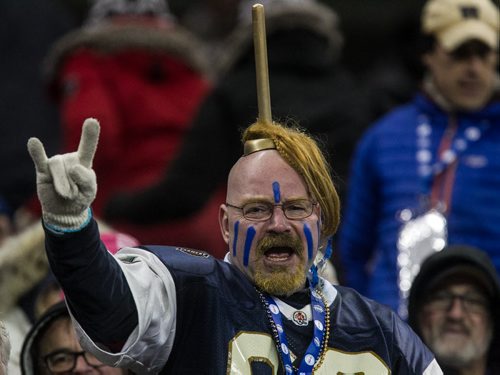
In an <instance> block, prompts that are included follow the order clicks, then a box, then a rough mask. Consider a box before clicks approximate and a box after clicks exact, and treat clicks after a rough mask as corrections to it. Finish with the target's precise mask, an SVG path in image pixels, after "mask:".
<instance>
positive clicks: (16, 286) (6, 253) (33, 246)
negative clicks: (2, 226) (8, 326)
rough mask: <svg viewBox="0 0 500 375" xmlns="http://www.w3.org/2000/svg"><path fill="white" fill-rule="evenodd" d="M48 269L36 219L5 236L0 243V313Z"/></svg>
mask: <svg viewBox="0 0 500 375" xmlns="http://www.w3.org/2000/svg"><path fill="white" fill-rule="evenodd" d="M48 270H49V265H48V260H47V256H46V255H45V233H44V231H43V228H42V224H41V223H40V221H37V222H35V223H34V224H32V225H30V226H29V227H28V228H26V229H24V230H23V231H22V232H21V233H19V234H17V235H13V236H10V237H9V238H7V239H6V240H5V242H4V243H3V244H2V246H0V301H2V303H1V305H0V309H1V310H0V313H2V314H3V313H6V312H7V311H9V310H10V309H11V308H12V307H13V306H14V305H16V303H17V301H18V299H19V298H20V297H21V296H22V295H24V294H25V293H27V292H28V291H30V290H31V289H32V288H33V287H34V286H35V285H36V284H38V283H39V282H40V281H42V280H43V278H44V277H45V276H46V275H47V272H48Z"/></svg>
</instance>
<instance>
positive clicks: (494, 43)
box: [422, 0, 500, 51]
mask: <svg viewBox="0 0 500 375" xmlns="http://www.w3.org/2000/svg"><path fill="white" fill-rule="evenodd" d="M422 31H423V32H424V33H426V34H433V35H435V36H436V38H437V39H438V41H439V42H440V43H441V45H442V46H443V47H444V49H446V50H447V51H453V50H454V49H455V48H457V47H458V46H460V45H461V44H462V43H464V42H466V41H468V40H471V39H477V40H480V41H482V42H483V43H485V44H486V45H488V46H489V47H491V48H492V49H497V48H498V35H499V33H500V14H499V10H498V8H497V7H496V6H495V5H494V4H493V2H491V1H490V0H430V1H428V2H427V4H426V5H425V7H424V9H423V12H422Z"/></svg>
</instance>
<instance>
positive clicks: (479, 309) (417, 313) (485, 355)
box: [409, 245, 500, 375]
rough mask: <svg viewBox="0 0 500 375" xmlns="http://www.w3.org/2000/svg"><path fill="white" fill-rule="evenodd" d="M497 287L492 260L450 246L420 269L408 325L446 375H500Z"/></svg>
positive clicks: (465, 248) (499, 296)
mask: <svg viewBox="0 0 500 375" xmlns="http://www.w3.org/2000/svg"><path fill="white" fill-rule="evenodd" d="M499 312H500V286H499V281H498V276H497V274H496V272H495V268H494V267H493V265H492V263H491V260H490V259H489V257H488V256H487V255H486V254H485V253H484V252H482V251H480V250H478V249H476V248H472V247H470V246H462V245H454V246H449V247H448V248H445V249H444V250H442V251H441V252H439V253H436V254H434V255H432V256H430V257H429V258H427V259H426V261H425V262H424V263H423V264H422V268H421V270H420V272H419V274H418V275H417V277H416V278H415V281H414V283H413V286H412V290H411V294H410V302H409V320H410V325H412V326H413V328H414V329H415V331H416V332H417V333H418V334H420V336H421V337H422V339H423V341H424V342H425V343H426V344H427V345H428V346H429V348H430V349H431V350H432V351H433V352H434V354H435V355H436V358H437V360H438V362H439V364H440V366H441V368H442V369H443V371H444V374H445V375H448V374H459V375H485V374H498V373H500V361H499V358H498V353H499V349H500V346H499V343H500V341H499V339H500V335H499V334H498V332H499V327H498V321H499V317H500V313H499Z"/></svg>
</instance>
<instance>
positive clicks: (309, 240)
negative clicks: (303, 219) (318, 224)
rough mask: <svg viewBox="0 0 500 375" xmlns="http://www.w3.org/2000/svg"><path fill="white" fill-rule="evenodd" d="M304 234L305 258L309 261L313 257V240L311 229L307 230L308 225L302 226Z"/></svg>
mask: <svg viewBox="0 0 500 375" xmlns="http://www.w3.org/2000/svg"><path fill="white" fill-rule="evenodd" d="M304 234H305V236H306V240H307V257H308V259H309V260H311V259H312V257H313V238H312V233H311V228H309V225H307V224H304Z"/></svg>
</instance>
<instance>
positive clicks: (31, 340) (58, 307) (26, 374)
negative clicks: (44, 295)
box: [20, 301, 70, 375]
mask: <svg viewBox="0 0 500 375" xmlns="http://www.w3.org/2000/svg"><path fill="white" fill-rule="evenodd" d="M62 316H67V317H68V318H69V316H70V315H69V311H68V308H67V307H66V303H65V302H64V301H61V302H59V303H57V304H55V305H53V306H51V307H50V308H49V309H48V310H47V311H46V312H45V313H44V314H43V315H42V316H41V317H40V318H39V319H38V320H37V321H36V322H35V324H34V325H33V326H32V327H31V329H30V331H29V332H28V334H27V335H26V337H25V338H24V342H23V347H22V349H21V361H20V362H21V373H22V374H23V375H33V374H37V373H38V371H36V366H35V363H36V362H37V358H35V357H37V351H38V348H37V345H38V341H39V340H40V337H41V336H42V335H43V334H44V333H45V332H46V331H47V328H48V327H49V325H50V324H51V323H52V322H54V321H56V320H57V319H59V318H61V317H62Z"/></svg>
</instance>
